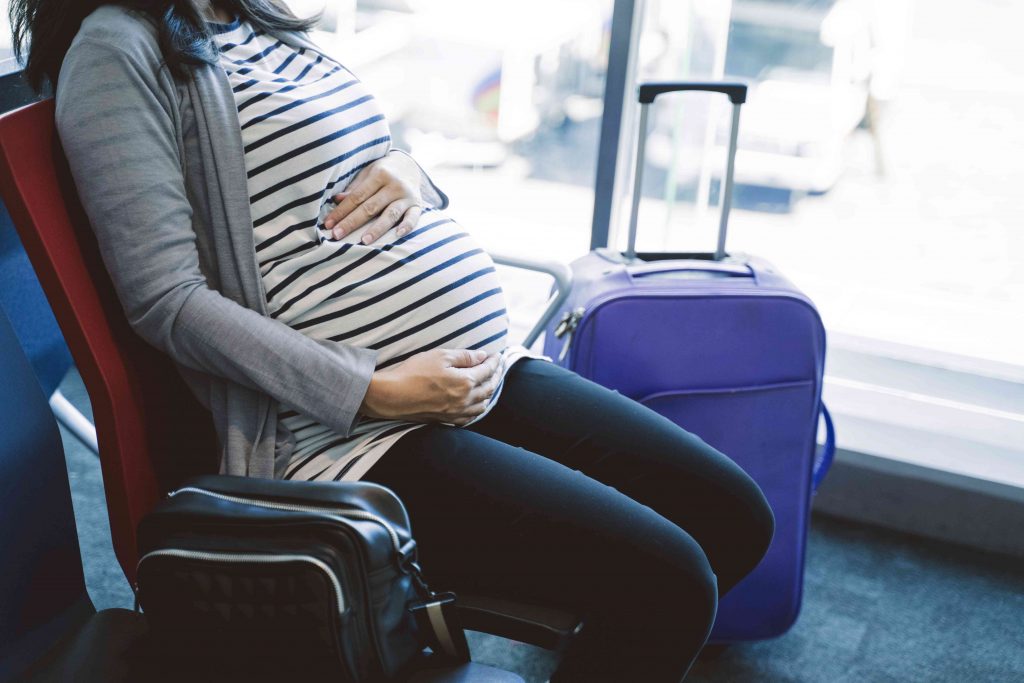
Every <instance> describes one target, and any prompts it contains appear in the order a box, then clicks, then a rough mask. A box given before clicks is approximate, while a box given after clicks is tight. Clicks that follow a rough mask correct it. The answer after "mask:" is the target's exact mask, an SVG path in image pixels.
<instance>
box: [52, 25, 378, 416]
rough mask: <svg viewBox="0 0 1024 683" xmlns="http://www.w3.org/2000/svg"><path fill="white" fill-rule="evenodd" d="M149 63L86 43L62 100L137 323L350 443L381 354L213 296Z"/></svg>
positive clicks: (101, 237) (164, 104)
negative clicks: (314, 334)
mask: <svg viewBox="0 0 1024 683" xmlns="http://www.w3.org/2000/svg"><path fill="white" fill-rule="evenodd" d="M145 61H146V60H145V59H143V58H141V57H138V56H136V55H135V54H133V53H131V52H130V51H129V50H125V49H121V47H119V46H118V45H116V44H112V43H109V42H107V41H102V40H97V39H93V38H89V37H86V38H85V39H82V36H79V40H76V42H75V43H74V44H73V46H72V48H71V50H69V52H68V54H67V56H66V58H65V61H64V65H63V67H62V70H61V74H60V78H59V80H58V84H57V93H56V104H57V109H56V123H57V129H58V133H59V135H60V139H61V143H62V145H63V148H64V152H65V155H66V157H67V161H68V164H69V166H70V168H71V172H72V176H73V178H74V181H75V185H76V187H77V189H78V193H79V195H80V199H81V202H82V206H83V207H84V209H85V213H86V215H87V217H88V219H89V221H90V223H91V225H92V228H93V231H94V232H95V235H96V239H97V242H98V243H99V247H100V252H101V255H102V257H103V261H104V264H105V266H106V268H107V271H108V272H109V274H110V277H111V279H112V281H113V285H114V289H115V290H116V292H117V295H118V298H119V300H120V302H121V305H122V307H123V309H124V311H125V314H126V315H127V318H128V321H129V323H130V324H131V326H132V328H133V329H134V330H135V331H136V332H137V333H138V334H139V335H140V336H142V337H143V338H144V339H146V340H147V341H148V342H149V343H151V344H153V345H154V346H156V347H157V348H159V349H161V350H162V351H164V352H166V353H167V354H169V355H170V356H171V357H172V358H173V359H174V360H175V361H177V362H178V363H181V364H182V365H184V366H187V367H190V368H193V369H196V370H199V371H202V372H205V373H208V374H211V375H215V376H219V377H222V378H225V379H227V380H229V381H231V382H235V383H237V384H240V385H243V386H246V387H249V388H252V389H256V390H259V391H262V392H264V393H266V394H269V395H270V396H272V397H273V398H275V399H277V400H278V401H279V402H281V403H283V404H285V405H286V406H288V407H290V408H293V409H295V410H297V411H299V412H300V413H302V414H304V415H307V416H309V417H310V418H312V419H314V420H317V421H318V422H320V423H321V424H324V425H327V426H329V427H331V428H332V429H333V430H335V431H336V432H338V433H340V434H343V435H347V434H349V433H350V431H351V429H352V427H353V426H354V425H355V423H356V421H357V420H358V409H359V407H360V405H361V404H362V400H363V397H364V395H365V393H366V389H367V387H368V386H369V382H370V377H371V375H372V374H373V372H374V368H375V364H376V363H375V361H376V352H375V351H372V350H369V349H362V348H358V347H354V346H351V345H347V344H343V343H334V342H330V343H329V342H320V341H317V340H314V339H311V338H309V337H307V336H305V335H303V334H302V333H300V332H298V331H296V330H293V329H291V328H290V327H288V326H287V325H285V324H284V323H281V322H279V321H276V320H274V319H272V318H269V317H266V316H264V315H262V314H261V313H259V312H257V311H254V310H251V309H249V308H246V307H245V306H242V305H240V304H238V303H236V302H235V301H233V300H231V299H228V298H227V297H225V296H223V295H222V294H220V293H219V292H218V291H216V290H214V289H212V288H211V287H210V286H209V284H208V282H207V280H206V278H205V276H204V275H203V274H202V272H201V270H200V265H199V263H200V262H199V253H198V249H197V235H196V232H195V229H194V227H193V224H192V216H193V208H192V205H191V203H190V201H189V198H188V194H187V191H186V187H185V178H184V172H183V170H182V169H183V159H182V158H181V151H180V148H179V145H178V142H177V136H176V134H175V129H176V128H175V117H176V116H177V115H178V112H177V109H176V107H177V104H176V103H175V102H174V101H172V97H171V96H170V95H169V94H168V87H167V83H166V82H165V81H163V80H161V79H169V78H170V76H169V75H168V74H167V73H166V70H163V71H161V70H159V69H157V68H151V67H149V66H147V65H146V64H145ZM171 92H173V90H172V91H171Z"/></svg>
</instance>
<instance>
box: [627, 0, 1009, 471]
mask: <svg viewBox="0 0 1024 683" xmlns="http://www.w3.org/2000/svg"><path fill="white" fill-rule="evenodd" d="M1021 19H1024V8H1021V7H1019V6H1018V3H1008V2H998V1H996V0H985V1H982V2H977V3H970V4H965V3H962V2H954V1H953V0H941V1H939V0H929V1H927V2H917V3H913V2H911V0H875V1H872V0H775V1H771V2H769V1H764V0H733V2H731V3H728V2H721V3H720V2H704V1H698V0H692V1H691V2H675V1H673V0H663V1H661V2H659V1H658V0H651V1H650V2H648V3H646V10H645V17H644V21H643V24H642V26H643V28H642V31H641V41H640V44H639V50H638V55H637V64H638V67H637V68H638V72H639V79H640V80H671V79H684V78H694V79H699V78H726V79H735V80H742V81H745V82H747V83H748V84H749V85H750V87H751V90H750V95H749V100H748V104H747V105H746V106H745V107H744V109H743V113H742V117H741V124H740V129H741V135H740V150H739V153H738V156H737V162H736V164H737V166H736V177H737V182H738V184H739V185H738V188H737V193H736V196H735V203H734V208H735V210H734V212H733V214H732V222H731V226H730V233H729V241H728V247H729V250H730V251H735V252H748V253H751V254H756V255H758V256H761V257H764V258H766V259H768V260H769V261H771V262H772V263H774V264H775V265H776V266H777V267H778V268H779V269H780V270H781V271H782V272H783V273H784V274H786V275H787V276H788V277H789V278H790V279H792V280H793V281H794V282H795V283H796V284H797V285H798V286H799V287H801V288H802V289H803V290H804V291H805V292H806V293H807V294H808V295H809V296H810V297H811V298H812V299H813V300H814V301H815V302H816V304H817V305H818V307H819V309H820V310H821V313H822V316H823V318H824V320H825V323H826V326H827V328H828V330H829V345H830V347H829V356H828V358H829V360H828V367H827V370H826V373H827V378H826V394H825V397H826V400H828V401H829V402H830V404H831V405H832V408H833V412H835V413H838V415H837V418H838V420H837V423H838V433H839V437H840V445H841V446H843V447H845V448H848V449H852V450H858V451H861V452H865V453H871V454H874V455H881V456H884V457H892V458H897V459H900V460H906V461H910V462H914V463H918V464H921V465H925V466H928V467H936V468H939V469H944V470H947V471H952V472H958V473H961V474H966V475H970V476H976V477H982V478H986V479H991V480H995V481H1002V482H1006V483H1012V484H1015V485H1018V486H1024V447H1022V444H1024V314H1022V304H1024V235H1022V231H1021V229H1020V226H1021V216H1022V215H1024V194H1022V193H1021V191H1020V185H1021V181H1024V172H1022V169H1024V167H1022V166H1021V162H1020V159H1021V157H1022V155H1024V127H1022V126H1021V125H1020V122H1021V121H1022V120H1024V60H1022V59H1021V58H1020V55H1021V53H1020V51H1019V48H1018V47H1017V46H1018V45H1019V42H1018V41H1017V35H1016V31H1017V27H1019V26H1020V22H1021ZM634 109H635V106H634ZM727 110H728V103H727V101H725V98H718V101H715V98H714V97H712V96H707V95H703V96H702V95H689V94H687V95H682V96H670V97H666V98H664V102H662V101H661V100H659V101H658V103H657V104H656V105H655V106H654V108H653V109H652V111H651V126H650V131H651V132H650V139H649V142H648V147H647V160H648V161H647V164H648V165H647V167H646V168H647V170H646V171H645V191H644V196H645V199H644V202H643V204H642V207H641V220H640V231H639V232H640V247H641V248H642V249H645V250H649V251H656V250H671V251H695V250H702V251H709V250H710V249H712V248H713V246H714V232H715V230H716V229H717V210H716V209H717V207H716V206H715V203H716V202H717V191H718V178H719V176H720V174H721V170H722V167H723V162H724V145H725V142H726V137H725V136H726V135H727V132H728V128H727V126H728V113H727ZM619 163H620V173H628V169H629V168H630V164H631V163H632V162H631V161H630V160H626V161H623V160H621V159H620V162H619ZM620 194H621V193H620ZM617 199H618V206H617V209H616V216H617V220H616V221H614V225H613V228H614V227H619V228H620V230H619V238H620V240H621V239H623V238H624V236H623V235H622V233H623V232H624V230H622V229H621V228H622V226H624V225H625V219H624V213H623V212H624V211H625V208H624V205H625V204H626V202H625V201H623V200H622V197H618V198H617ZM709 204H710V207H709Z"/></svg>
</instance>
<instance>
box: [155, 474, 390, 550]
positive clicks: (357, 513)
mask: <svg viewBox="0 0 1024 683" xmlns="http://www.w3.org/2000/svg"><path fill="white" fill-rule="evenodd" d="M179 493H198V494H201V495H204V496H210V497H211V498H218V499H220V500H226V501H228V502H232V503H242V504H243V505H255V506H257V507H263V508H270V509H272V510H291V511H294V512H313V513H316V514H321V515H327V516H330V517H342V518H348V519H358V520H364V521H369V522H376V523H377V524H380V525H381V526H382V527H384V529H386V530H387V532H388V535H389V536H390V537H391V543H392V545H394V547H395V552H396V553H398V554H399V555H402V554H403V553H402V541H401V539H399V537H398V532H397V531H395V528H394V527H393V526H391V523H390V522H388V521H387V520H385V519H384V518H383V517H381V516H380V515H375V514H373V513H372V512H366V511H365V510H338V509H336V508H327V507H317V506H314V505H296V504H295V503H271V502H267V501H265V500H259V499H258V498H246V497H243V496H232V495H228V494H226V493H217V492H215V491H208V490H206V489H201V488H198V487H196V486H186V487H184V488H180V489H177V490H176V491H171V492H170V493H168V494H167V497H168V498H171V497H173V496H176V495H178V494H179Z"/></svg>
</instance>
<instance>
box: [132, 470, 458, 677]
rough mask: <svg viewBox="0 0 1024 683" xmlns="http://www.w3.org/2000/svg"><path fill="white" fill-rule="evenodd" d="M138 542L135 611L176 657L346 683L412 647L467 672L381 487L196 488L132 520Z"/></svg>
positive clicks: (393, 500) (448, 601) (404, 666)
mask: <svg viewBox="0 0 1024 683" xmlns="http://www.w3.org/2000/svg"><path fill="white" fill-rule="evenodd" d="M138 543H139V557H140V559H139V564H138V572H137V592H136V600H137V604H138V605H141V607H142V609H143V611H144V612H145V614H146V619H147V622H148V624H149V629H150V634H151V639H152V641H153V642H154V644H157V645H158V646H159V647H161V648H163V649H165V650H167V651H168V652H173V653H174V655H175V656H176V657H182V658H188V659H190V660H193V661H197V662H206V663H219V664H221V665H227V666H229V667H230V669H231V671H232V672H233V673H235V674H240V673H241V672H243V671H249V672H254V671H263V672H267V671H269V670H270V669H272V668H275V667H284V668H285V669H289V670H290V671H291V672H292V673H297V672H301V673H302V674H303V676H304V680H311V679H314V678H316V676H315V674H316V673H318V672H319V673H321V674H322V676H323V677H324V678H325V679H328V678H329V679H330V680H333V681H339V682H340V681H344V682H348V683H367V682H370V681H373V682H376V681H389V680H395V679H396V677H399V676H402V675H405V673H406V672H407V671H408V669H409V668H410V667H411V666H413V665H414V663H415V662H417V661H418V659H419V657H420V656H421V655H422V653H423V651H424V648H425V647H429V648H431V649H432V650H433V651H434V653H435V658H438V657H440V658H442V659H444V660H445V661H446V662H447V661H451V662H452V663H455V662H463V661H468V660H469V649H468V646H467V644H466V638H465V634H464V633H463V631H462V629H461V627H459V626H458V625H457V621H456V617H455V608H454V595H452V594H450V593H442V594H435V593H433V592H431V591H430V589H429V588H428V587H427V585H426V583H425V582H424V581H423V578H422V575H421V572H420V567H419V565H418V564H417V562H416V543H415V541H413V539H412V535H411V532H410V525H409V518H408V515H407V514H406V511H405V508H404V506H403V505H402V503H401V501H400V500H399V499H398V497H397V496H395V494H394V493H392V492H391V491H390V490H389V489H387V488H384V487H383V486H378V485H376V484H371V483H367V482H306V481H282V480H267V479H253V478H247V477H233V476H224V475H212V476H202V477H197V478H194V479H191V480H189V481H188V482H186V483H185V484H184V485H183V486H182V487H181V488H179V489H177V490H176V491H173V492H172V493H171V494H170V495H169V496H168V498H167V499H166V500H164V501H162V502H161V503H160V504H159V505H157V507H156V508H155V509H154V510H153V511H152V512H150V513H149V514H148V515H147V516H146V517H145V518H143V520H142V522H141V523H140V525H139V530H138Z"/></svg>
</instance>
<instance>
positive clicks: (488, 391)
mask: <svg viewBox="0 0 1024 683" xmlns="http://www.w3.org/2000/svg"><path fill="white" fill-rule="evenodd" d="M500 362H501V356H500V355H499V354H497V353H495V354H491V355H490V356H488V355H487V353H486V352H484V351H470V350H468V349H434V350H433V351H424V352H423V353H418V354H416V355H415V356H412V357H410V358H408V359H406V360H404V361H402V362H401V363H397V364H395V365H393V366H391V367H389V368H385V369H383V370H378V371H377V372H375V373H373V377H372V378H371V379H370V386H369V388H368V389H367V390H366V395H365V396H364V398H363V404H362V406H361V407H360V409H359V412H360V413H362V414H364V415H367V416H369V417H379V418H387V419H402V420H410V421H412V422H445V423H448V424H454V425H459V426H461V425H464V424H466V423H468V422H469V421H471V420H472V419H473V418H475V417H477V416H478V415H480V414H481V413H483V412H484V410H485V409H486V408H487V403H488V401H490V399H491V396H492V395H493V394H494V391H495V389H496V388H497V386H498V380H499V379H500V373H499V372H498V368H499V365H500Z"/></svg>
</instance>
